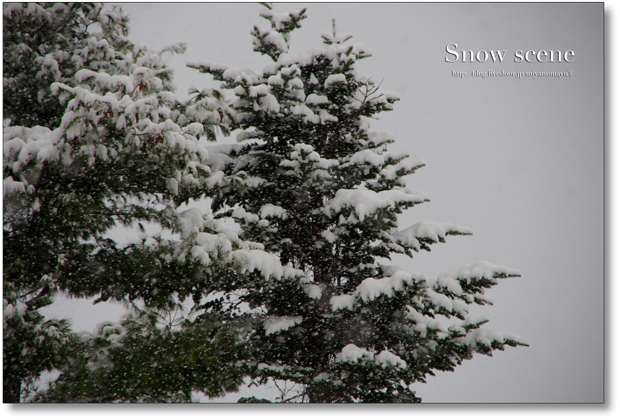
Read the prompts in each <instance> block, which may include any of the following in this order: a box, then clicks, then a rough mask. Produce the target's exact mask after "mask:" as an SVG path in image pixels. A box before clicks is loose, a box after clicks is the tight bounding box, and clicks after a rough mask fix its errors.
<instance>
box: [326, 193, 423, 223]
mask: <svg viewBox="0 0 620 420" xmlns="http://www.w3.org/2000/svg"><path fill="white" fill-rule="evenodd" d="M423 201H424V197H423V196H422V195H420V194H410V193H406V192H404V191H399V190H396V189H392V190H386V191H380V192H378V193H377V192H375V191H372V190H367V189H365V188H359V189H353V190H347V189H341V190H338V192H337V193H336V196H335V197H334V198H333V199H332V200H330V201H329V202H328V203H327V205H326V206H325V207H324V208H323V212H324V213H325V214H327V215H328V216H331V215H332V214H333V213H334V212H339V211H341V210H342V209H343V208H345V207H353V208H354V209H355V213H356V214H357V217H358V219H359V220H360V221H364V219H365V218H366V217H368V216H372V215H374V214H375V213H376V212H377V211H378V210H379V209H385V208H393V207H394V206H395V205H396V203H397V202H410V203H421V202H423Z"/></svg>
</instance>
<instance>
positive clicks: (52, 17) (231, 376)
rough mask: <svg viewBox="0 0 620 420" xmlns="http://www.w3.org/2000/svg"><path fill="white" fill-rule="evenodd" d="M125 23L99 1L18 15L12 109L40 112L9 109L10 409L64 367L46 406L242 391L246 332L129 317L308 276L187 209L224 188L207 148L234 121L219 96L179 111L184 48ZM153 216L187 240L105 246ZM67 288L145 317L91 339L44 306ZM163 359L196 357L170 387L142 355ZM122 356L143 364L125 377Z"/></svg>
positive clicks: (10, 60) (7, 61)
mask: <svg viewBox="0 0 620 420" xmlns="http://www.w3.org/2000/svg"><path fill="white" fill-rule="evenodd" d="M127 22H128V19H127V17H126V16H125V15H124V14H123V13H122V10H120V9H117V8H111V9H107V8H106V9H104V8H103V7H102V5H101V4H92V5H81V6H70V5H62V4H60V5H59V4H54V5H53V4H34V3H30V4H17V3H7V4H5V5H4V24H5V31H4V40H5V43H4V48H5V54H4V67H5V87H4V88H5V93H7V92H8V95H5V104H6V101H7V97H11V98H13V99H11V100H13V101H15V103H19V104H25V103H28V104H29V106H28V107H25V106H20V107H16V108H10V109H9V110H8V111H6V113H5V117H7V118H8V120H5V127H4V160H3V162H4V169H3V171H4V233H3V246H4V261H3V263H4V266H3V284H4V296H3V298H4V299H3V309H4V353H3V357H4V359H3V360H4V376H3V378H4V402H19V401H20V399H21V400H23V397H24V392H22V391H24V390H25V386H26V385H27V386H28V389H26V391H32V389H31V388H30V385H31V384H33V383H34V382H35V381H36V379H37V378H38V377H39V376H40V374H41V373H42V372H43V371H45V370H50V369H53V368H55V369H59V370H61V372H62V374H61V375H60V377H59V378H58V380H57V381H56V382H55V383H54V384H52V385H51V387H50V389H49V392H47V393H44V394H43V395H41V394H40V395H38V396H37V399H38V400H39V401H97V400H98V398H103V399H105V400H106V401H127V400H129V401H146V400H148V401H151V400H153V399H156V400H157V401H179V400H187V399H188V398H189V397H190V396H191V392H190V391H202V392H205V393H206V394H207V395H211V396H216V395H221V394H222V393H223V392H225V391H230V390H234V389H236V386H237V384H238V383H239V378H238V377H237V376H236V373H235V371H234V367H233V365H232V360H231V357H230V355H231V354H234V352H232V350H233V348H234V347H235V344H234V341H235V337H234V334H235V331H231V330H230V329H229V328H228V329H226V328H221V325H220V324H218V323H217V317H211V318H206V317H202V318H201V319H200V320H195V319H194V318H193V317H189V318H188V317H186V318H185V319H184V321H183V322H182V323H180V324H179V325H177V326H176V327H175V328H176V329H171V328H170V327H169V326H165V325H163V326H162V325H160V324H157V323H152V322H133V321H131V319H142V318H141V315H140V314H142V313H143V311H147V312H149V311H155V312H154V313H159V314H165V313H168V312H170V311H174V310H176V309H179V305H180V303H182V302H183V301H184V300H185V299H186V298H187V297H189V296H191V297H193V298H194V301H195V302H200V300H201V298H202V294H203V293H209V292H210V291H211V290H212V289H213V288H214V287H215V286H214V284H218V282H220V281H221V278H235V277H238V276H241V274H238V273H239V272H242V273H245V275H247V276H250V277H251V276H254V275H266V276H270V275H274V276H279V277H281V278H282V277H290V276H299V273H298V272H296V271H295V270H293V269H290V268H289V269H283V268H282V267H281V266H280V264H279V263H278V261H277V259H276V258H274V257H273V256H272V255H270V254H268V253H266V252H265V251H262V250H261V248H262V245H260V244H252V243H248V242H245V241H241V240H240V239H239V238H238V237H237V235H236V234H235V233H234V232H231V231H230V230H227V229H224V228H222V227H221V226H219V225H218V224H217V223H216V222H215V221H213V220H212V219H211V218H210V217H208V215H203V214H202V213H201V212H200V210H198V209H197V208H195V207H193V208H188V209H186V210H184V211H180V208H179V206H180V205H181V204H183V203H189V200H190V199H195V200H198V199H200V198H201V197H203V196H204V194H205V193H206V192H208V191H209V189H210V188H213V187H215V186H216V185H217V184H218V182H220V181H221V180H220V179H219V178H218V177H217V176H212V175H211V172H212V171H211V169H210V168H209V167H208V166H207V165H206V164H205V159H206V157H207V152H206V151H205V149H204V148H202V147H201V146H200V145H199V144H198V143H199V139H200V138H201V137H202V136H205V137H207V138H209V139H214V138H215V132H216V131H217V130H220V129H221V130H224V131H225V130H226V126H227V124H228V123H229V121H230V119H231V118H232V114H231V113H232V112H234V111H233V110H232V109H230V108H229V107H228V105H227V104H226V103H225V102H224V101H223V100H222V96H221V95H220V94H219V93H218V91H217V90H205V91H202V92H194V94H195V95H194V96H193V97H192V98H191V99H190V100H189V101H179V100H178V99H177V98H176V96H175V95H174V92H173V91H174V85H173V84H172V70H171V69H170V68H169V67H167V66H166V64H165V62H164V61H163V59H162V54H163V53H165V52H167V51H170V52H182V51H183V50H184V47H183V46H182V45H173V46H171V47H169V48H166V49H164V50H162V51H158V52H154V51H151V50H149V49H148V48H146V47H144V46H141V45H137V44H134V43H132V42H131V41H130V40H129V39H128V38H127V37H126V35H127V32H128V26H127ZM93 23H96V24H98V25H92V24H93ZM91 25H92V26H91ZM67 26H69V27H67ZM97 26H99V27H100V32H97V30H98V29H97V28H96V27H97ZM24 30H28V31H29V34H24V33H22V32H23V31H24ZM24 37H25V38H27V39H24ZM20 57H26V58H24V59H27V60H29V63H31V64H30V66H26V67H23V66H21V65H20V64H19V63H17V62H16V60H17V61H19V60H20ZM7 69H8V70H7ZM30 82H32V83H30ZM52 82H53V83H52ZM20 94H21V95H23V96H21V97H20ZM32 109H35V110H36V112H35V111H33V112H32V113H31V114H28V115H27V113H28V112H29V110H32ZM5 110H6V109H5ZM21 124H27V125H29V126H23V125H21ZM145 222H150V223H153V224H155V225H159V227H160V229H162V230H172V231H173V232H177V233H178V234H179V235H180V238H178V237H176V238H175V237H174V236H171V239H164V238H162V237H159V236H157V235H147V232H146V231H145V232H144V237H143V239H142V240H141V241H139V242H137V243H132V244H129V245H125V244H118V243H116V242H115V241H114V240H112V239H110V238H109V237H108V236H107V233H108V231H109V229H110V228H112V227H114V226H121V225H126V226H140V227H142V224H143V223H145ZM216 280H217V281H216ZM59 291H60V292H63V293H66V294H68V295H69V296H73V297H82V298H94V297H97V301H101V300H103V301H105V300H108V299H115V300H119V301H124V302H126V303H132V304H133V303H135V304H136V305H138V310H137V311H138V312H137V313H136V314H135V316H134V318H131V316H130V318H128V320H126V321H124V322H121V323H120V324H118V325H114V326H113V328H112V326H107V327H106V326H105V325H104V326H102V327H101V328H100V329H99V330H98V331H95V333H94V334H93V335H92V336H78V335H76V334H73V333H71V331H70V329H69V325H68V323H67V322H66V321H64V320H55V319H52V320H46V319H45V317H44V316H43V315H42V314H41V313H40V312H39V309H40V308H41V307H43V306H46V305H49V304H51V303H52V301H53V297H54V295H55V294H56V293H58V292H59ZM145 306H146V307H145ZM149 313H150V312H149ZM147 318H148V317H147ZM149 319H150V318H149ZM201 328H202V330H200V329H201ZM197 330H200V331H202V332H200V334H198V333H196V334H197V335H196V337H203V338H205V337H206V340H203V341H202V342H201V343H199V344H198V343H196V340H194V339H193V338H191V335H192V334H194V333H195V331H197ZM114 331H122V332H121V333H119V334H117V333H114ZM226 331H228V332H226ZM224 332H226V334H224ZM229 332H230V333H229ZM205 334H206V336H205ZM111 336H114V337H112V338H110V337H111ZM139 336H141V337H142V338H144V339H145V341H140V337H139ZM162 337H163V338H162ZM168 341H169V342H168ZM162 342H166V344H165V345H164V344H162V345H161V346H159V347H158V346H157V345H156V343H162ZM165 349H167V350H168V351H174V352H177V353H178V354H185V355H189V356H188V357H189V362H188V363H185V361H184V360H183V358H179V359H175V358H174V357H171V358H169V359H167V360H163V359H162V360H161V367H160V368H159V369H155V368H154V367H153V371H154V372H160V373H161V374H162V375H163V379H161V380H160V381H159V382H158V381H156V380H154V379H153V376H152V375H151V376H148V375H147V376H144V375H145V369H147V368H148V366H146V365H144V364H143V363H142V361H144V360H146V359H149V358H151V360H152V359H153V358H155V357H156V356H157V355H158V354H161V353H162V351H164V350H165ZM205 352H206V353H208V357H207V358H206V359H205V357H204V356H205V355H204V353H205ZM224 353H225V354H227V355H228V356H225V355H224V356H225V357H224V356H223V354H224ZM192 357H193V358H192ZM119 358H123V359H127V360H134V361H137V362H136V364H135V365H132V366H133V369H127V370H125V369H120V370H119V369H118V363H117V362H119V360H120V359H119ZM138 361H140V363H138ZM115 363H117V364H116V365H115ZM207 375H211V376H207ZM104 383H108V384H112V383H115V384H124V385H125V386H126V387H127V389H126V390H118V389H117V390H116V391H115V390H112V389H110V388H109V387H107V388H105V389H104V388H101V385H102V384H104ZM180 383H182V384H183V385H182V386H181V385H179V384H180ZM128 390H130V391H128ZM104 391H105V392H104Z"/></svg>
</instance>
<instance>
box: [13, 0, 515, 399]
mask: <svg viewBox="0 0 620 420" xmlns="http://www.w3.org/2000/svg"><path fill="white" fill-rule="evenodd" d="M261 16H262V17H263V18H264V19H266V20H267V22H268V24H269V27H268V28H266V29H262V28H260V27H258V26H255V27H254V29H253V31H252V36H253V37H254V50H255V51H256V52H258V53H260V54H263V55H266V56H268V57H270V58H271V60H272V63H271V64H269V65H268V66H266V67H265V68H264V69H263V70H261V71H258V72H255V71H252V70H248V69H240V68H235V67H231V66H227V65H222V64H216V63H212V62H191V63H188V66H190V67H192V68H195V69H198V70H199V71H201V72H203V73H208V74H210V75H212V76H213V78H214V79H215V80H216V81H219V82H221V85H220V86H219V87H218V88H210V89H204V90H202V91H197V90H196V91H194V92H193V93H192V96H191V98H190V99H189V100H180V99H179V98H178V97H177V96H176V94H175V87H174V84H173V82H172V75H173V71H172V69H171V68H169V67H168V66H167V65H166V63H165V60H164V59H163V54H165V53H182V52H183V51H184V50H185V47H184V45H182V44H178V45H172V46H170V47H168V48H165V49H163V50H161V51H152V50H150V49H148V48H147V47H145V46H142V45H138V44H135V43H133V42H132V41H131V40H130V39H129V38H128V37H127V36H128V30H129V27H128V18H127V16H125V15H124V14H123V12H122V10H121V9H118V8H103V7H102V6H101V5H99V4H90V3H83V4H78V5H57V4H34V3H30V4H5V5H4V27H5V31H4V72H5V79H4V92H5V108H4V112H5V114H4V115H5V127H4V231H3V246H4V272H3V284H4V301H3V302H4V304H3V308H4V401H5V402H19V401H24V400H28V401H38V402H119V401H129V402H165V401H168V402H184V401H191V400H192V398H193V396H192V394H193V393H195V392H199V393H203V394H205V395H207V396H210V397H216V396H221V395H223V394H224V393H226V392H231V391H235V390H237V389H238V386H239V385H240V384H242V383H243V381H244V380H245V378H251V380H252V381H254V383H256V384H264V383H266V382H267V381H269V380H274V381H277V382H278V381H288V382H290V383H292V384H293V385H294V387H293V388H292V390H291V392H289V393H288V394H287V395H283V396H282V397H281V398H280V401H291V402H292V401H305V402H419V401H420V399H419V398H418V397H417V396H416V395H415V391H414V388H413V385H414V384H415V383H416V382H423V381H424V379H425V377H426V376H427V375H429V374H430V375H432V374H433V372H435V371H446V370H448V371H450V370H453V369H454V368H455V367H456V366H457V365H459V364H461V362H462V361H463V360H467V359H470V358H471V357H472V356H473V354H474V353H483V354H488V355H490V354H491V353H492V351H493V350H496V349H500V350H502V349H503V348H504V346H506V345H508V346H518V345H527V341H526V340H525V339H523V338H522V337H519V336H516V335H513V334H507V333H500V332H498V331H495V330H491V329H486V328H484V327H483V324H485V323H486V322H487V321H488V320H487V319H486V318H482V317H471V316H469V307H470V305H472V304H478V305H485V304H490V303H491V300H490V299H489V297H488V296H487V295H486V294H485V292H486V290H487V289H489V288H490V287H492V286H494V285H496V284H497V283H498V279H500V278H507V277H517V276H519V275H520V273H519V271H518V270H515V269H511V268H507V267H503V266H498V265H494V264H491V263H489V262H484V261H481V262H476V263H473V264H471V265H468V266H465V267H461V268H459V269H455V270H451V271H447V272H446V273H444V274H441V275H439V276H438V277H437V278H429V277H428V276H426V275H424V274H421V273H409V272H406V271H405V270H403V269H401V268H399V267H395V266H391V265H387V263H386V261H389V258H390V256H391V255H392V254H395V253H396V254H405V255H408V256H410V257H413V256H414V253H417V252H419V251H421V250H424V251H430V247H431V246H432V245H434V244H437V243H440V242H444V241H445V240H446V238H447V237H448V236H453V235H471V234H472V232H471V230H470V229H469V228H466V227H460V226H456V225H453V224H450V223H435V222H430V221H421V222H418V223H416V224H414V225H412V226H410V227H407V228H405V229H402V230H399V228H398V216H399V215H400V214H402V212H403V211H405V210H407V209H410V208H412V207H414V206H417V205H420V204H423V203H424V202H426V201H428V200H429V198H428V196H427V195H426V194H424V193H422V192H419V191H416V190H414V189H412V188H410V187H408V186H407V185H406V182H405V177H408V176H409V175H412V174H414V172H415V171H416V170H418V169H420V168H422V167H423V166H424V164H423V163H422V162H419V161H409V160H407V159H408V156H407V155H406V154H402V153H391V152H389V151H388V145H389V144H390V143H392V142H394V141H396V139H395V138H394V136H393V135H392V134H390V133H388V132H374V131H371V121H372V119H373V118H376V117H377V115H379V114H381V113H382V112H388V111H390V110H392V109H393V106H394V104H395V103H396V102H397V101H398V100H399V97H398V95H396V94H394V93H390V92H382V91H381V90H380V85H379V84H377V83H376V82H375V81H374V80H373V79H372V78H367V77H364V76H362V75H360V74H359V73H358V72H357V71H356V64H357V62H358V61H360V60H363V59H364V58H367V57H369V56H370V52H368V51H367V48H366V47H365V46H364V45H363V44H360V43H354V42H353V41H352V37H351V35H339V34H338V33H337V31H336V26H335V23H334V24H333V31H332V33H331V34H323V35H322V41H323V44H322V45H319V46H317V47H315V48H313V49H312V50H311V51H309V52H308V53H307V54H304V55H301V56H299V57H292V56H290V55H289V45H290V43H291V42H292V35H293V34H294V31H295V30H296V29H298V28H300V27H301V23H302V21H303V20H304V19H305V18H306V11H305V9H304V10H301V11H297V12H289V13H275V12H274V11H273V10H272V7H271V5H268V4H267V5H266V8H265V10H264V11H263V12H262V13H261ZM227 95H231V96H230V97H229V96H227ZM7 98H10V101H11V102H10V103H8V104H7V102H8V101H7ZM233 131H236V136H237V140H238V144H234V145H216V146H210V147H209V146H207V143H206V142H207V141H215V140H216V139H217V135H218V134H224V135H228V134H230V133H231V132H233ZM200 200H210V204H211V212H207V213H203V212H202V211H201V210H200V209H199V208H198V207H196V206H195V204H196V203H197V202H199V201H200ZM226 219H232V220H234V222H235V223H236V226H237V229H233V228H230V226H229V225H226V224H224V223H222V220H226ZM147 223H148V224H150V226H156V230H157V233H155V234H153V233H150V232H151V231H152V230H150V229H145V227H144V226H145V224H147ZM117 226H129V227H139V228H140V229H141V231H142V238H141V240H139V241H137V242H134V243H131V244H129V245H123V244H119V243H117V242H115V241H114V240H113V239H111V238H110V237H109V230H110V229H111V228H113V227H117ZM57 293H64V294H66V295H68V296H71V297H76V298H88V299H94V300H95V302H99V301H107V300H110V299H113V300H116V301H121V302H124V303H125V304H126V305H127V307H128V309H129V311H128V313H127V315H125V317H123V318H122V319H121V320H120V321H119V322H116V323H112V322H108V323H103V324H101V325H99V327H98V328H97V329H96V331H94V332H93V333H92V334H77V333H75V332H73V331H72V330H71V328H70V323H69V322H68V321H67V320H57V319H45V317H44V316H43V315H41V313H40V312H39V309H40V308H42V307H44V306H47V305H49V304H51V303H52V302H53V298H54V296H55V295H56V294H57ZM52 369H56V370H58V371H59V372H60V376H59V377H58V378H57V379H56V380H54V381H52V383H50V386H49V388H47V389H44V390H39V391H37V390H35V389H34V388H33V386H34V384H35V383H36V381H37V379H38V378H39V377H40V375H41V373H42V372H44V371H46V370H52ZM262 401H263V400H261V399H259V398H256V397H252V398H249V399H243V401H240V402H262Z"/></svg>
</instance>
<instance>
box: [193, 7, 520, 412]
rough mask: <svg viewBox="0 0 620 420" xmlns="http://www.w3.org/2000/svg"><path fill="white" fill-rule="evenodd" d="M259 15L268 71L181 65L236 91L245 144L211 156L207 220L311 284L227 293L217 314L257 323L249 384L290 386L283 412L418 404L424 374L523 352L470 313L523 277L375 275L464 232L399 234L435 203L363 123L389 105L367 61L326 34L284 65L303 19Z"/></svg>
mask: <svg viewBox="0 0 620 420" xmlns="http://www.w3.org/2000/svg"><path fill="white" fill-rule="evenodd" d="M266 7H267V10H263V12H262V13H261V16H262V17H263V18H265V19H266V20H267V21H268V22H269V24H270V27H269V28H267V29H260V28H259V27H254V30H253V31H252V35H253V37H254V50H255V51H257V52H259V53H261V54H265V55H267V56H269V57H270V58H271V59H272V63H271V64H270V65H268V66H267V67H265V68H264V69H263V70H262V71H260V72H254V71H252V70H249V69H241V68H234V67H229V66H226V65H222V64H215V63H211V62H191V63H188V66H189V67H193V68H196V69H198V70H200V71H201V72H204V73H208V74H211V75H212V76H213V77H214V79H215V80H218V81H221V82H223V83H222V85H221V87H222V88H223V89H229V90H232V91H233V92H234V95H235V99H233V100H232V102H231V106H232V108H234V110H235V111H236V117H237V118H236V121H235V124H234V125H233V128H238V129H242V130H244V131H242V132H240V134H239V135H238V136H237V139H238V141H239V143H240V144H238V145H234V146H220V147H218V149H217V152H218V154H216V153H215V151H216V150H212V151H211V154H210V157H211V159H212V169H214V170H215V169H220V170H221V171H223V172H224V173H225V175H226V177H223V178H222V179H223V180H225V181H224V182H222V183H221V184H220V187H219V192H218V194H217V195H216V196H215V198H214V200H213V211H214V213H215V212H219V213H218V215H219V217H232V218H233V219H234V220H235V221H236V222H237V223H239V225H240V227H241V232H240V237H241V238H242V239H245V240H251V241H256V242H260V243H262V244H264V246H265V249H266V250H268V251H270V252H272V253H274V254H276V255H278V256H279V258H280V260H281V263H282V264H283V265H289V266H292V267H294V268H296V269H299V270H302V271H303V272H304V273H305V276H306V277H305V279H303V280H302V281H301V282H300V281H273V279H270V278H264V279H262V280H261V281H259V282H256V281H254V282H252V283H244V282H243V281H241V280H240V281H236V282H235V283H234V284H230V285H228V286H227V288H226V289H225V291H226V292H227V294H226V296H225V297H223V298H220V299H219V300H218V301H217V302H218V306H217V309H218V310H223V309H222V308H224V309H225V308H226V306H224V305H223V303H222V302H228V303H229V304H230V307H231V308H234V309H235V310H238V308H239V307H240V305H241V303H246V304H249V307H250V308H253V309H252V312H251V316H252V319H253V329H252V330H251V332H250V334H249V342H250V343H251V346H252V348H253V351H254V352H253V354H252V356H251V357H250V358H249V359H248V360H247V363H246V365H247V366H248V372H249V374H251V375H252V377H253V378H254V379H257V380H258V382H259V383H265V381H266V380H267V379H268V378H271V379H275V380H287V381H292V382H293V383H296V384H299V387H298V390H299V393H298V394H297V395H293V396H290V395H289V396H288V398H287V400H290V401H293V400H295V399H296V398H297V400H301V401H309V402H354V401H355V402H417V401H419V398H418V397H416V396H415V392H414V391H413V390H412V387H411V385H412V384H414V383H415V382H418V381H424V378H425V377H426V375H428V374H431V375H432V374H433V372H434V371H438V370H442V371H446V370H448V371H451V370H453V368H454V367H455V366H456V365H459V364H460V363H461V362H462V361H463V360H465V359H470V358H471V357H472V355H473V354H474V353H476V352H477V353H484V354H489V355H490V354H491V352H492V350H493V349H503V348H504V346H505V345H508V346H517V345H527V342H526V340H525V339H523V338H521V337H518V336H515V335H512V334H502V333H499V332H497V331H494V330H490V329H485V328H482V327H481V326H482V325H483V324H484V323H485V322H487V319H486V318H475V319H474V318H472V317H469V316H468V311H469V305H470V304H473V303H476V304H480V305H484V304H489V303H490V299H489V298H488V296H487V295H485V290H486V289H488V288H490V287H491V286H493V285H495V284H497V280H498V279H499V278H505V277H515V276H519V272H518V271H517V270H514V269H509V268H506V267H501V266H496V265H493V264H491V263H487V262H478V263H474V264H472V265H469V266H467V267H463V268H460V269H458V270H455V271H450V272H448V273H445V274H442V275H440V276H438V278H436V279H430V278H428V277H427V276H426V275H423V274H419V273H408V272H405V271H403V270H402V269H400V268H398V267H394V266H385V265H382V264H381V263H380V261H381V260H383V259H386V258H389V257H390V255H391V254H392V253H400V254H407V255H409V256H412V255H413V252H414V251H415V252H418V251H419V250H426V251H429V250H430V246H431V245H432V244H435V243H438V242H444V240H445V239H446V237H447V236H449V235H470V234H471V231H470V230H469V229H468V228H463V227H459V226H455V225H453V224H449V223H434V222H419V223H416V224H415V225H413V226H411V227H408V228H406V229H404V230H397V217H398V215H399V214H400V213H402V212H403V211H404V210H406V209H408V208H411V207H412V206H414V205H417V204H421V203H423V202H425V201H427V200H428V198H427V196H426V195H425V194H423V193H420V192H418V191H415V190H412V189H411V188H409V187H407V186H406V185H405V180H404V177H406V176H407V175H410V174H413V173H414V171H415V170H417V169H419V168H421V167H422V166H423V163H421V162H408V161H406V160H405V159H406V158H407V156H406V155H405V154H403V153H389V152H387V148H386V146H387V145H388V144H389V143H391V142H393V141H394V138H393V136H392V135H391V134H390V133H387V132H372V131H370V124H369V122H370V119H371V118H375V116H376V115H377V114H379V113H381V112H383V111H389V110H391V109H392V105H393V104H394V103H395V102H396V101H397V100H398V97H397V96H396V95H395V94H392V93H386V92H385V93H384V92H381V91H380V90H379V86H378V85H377V84H376V83H375V82H373V81H372V80H371V79H369V78H366V77H364V76H362V75H360V74H359V73H357V71H356V69H355V66H356V63H357V62H358V61H359V60H361V59H364V58H366V57H369V56H370V53H369V52H368V51H367V49H366V47H365V46H364V45H362V44H359V43H352V42H351V36H350V35H343V36H339V35H338V34H337V33H336V28H335V22H334V24H333V26H334V27H333V33H332V34H323V36H322V37H323V45H321V46H318V47H315V48H313V49H312V50H310V52H309V53H307V54H305V55H301V56H300V57H297V58H293V57H291V56H289V54H288V48H289V42H290V35H291V32H292V31H293V30H295V29H297V28H299V27H300V25H301V21H302V20H303V19H305V17H306V14H305V9H304V10H302V11H299V12H295V11H293V12H289V13H275V12H274V11H273V10H272V8H271V6H270V5H269V4H267V5H266ZM216 158H217V159H216ZM213 308H214V305H212V304H207V305H205V307H204V309H205V311H206V312H207V313H208V312H209V311H212V310H213ZM236 313H239V312H238V311H237V312H236ZM240 316H245V317H247V316H248V314H247V313H246V314H243V315H240ZM438 316H439V318H438V319H437V317H438ZM234 317H235V315H234V314H233V313H232V312H231V318H234ZM452 318H457V319H458V321H457V322H456V323H454V324H453V325H446V321H449V320H450V319H452ZM440 319H443V320H444V322H440Z"/></svg>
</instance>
